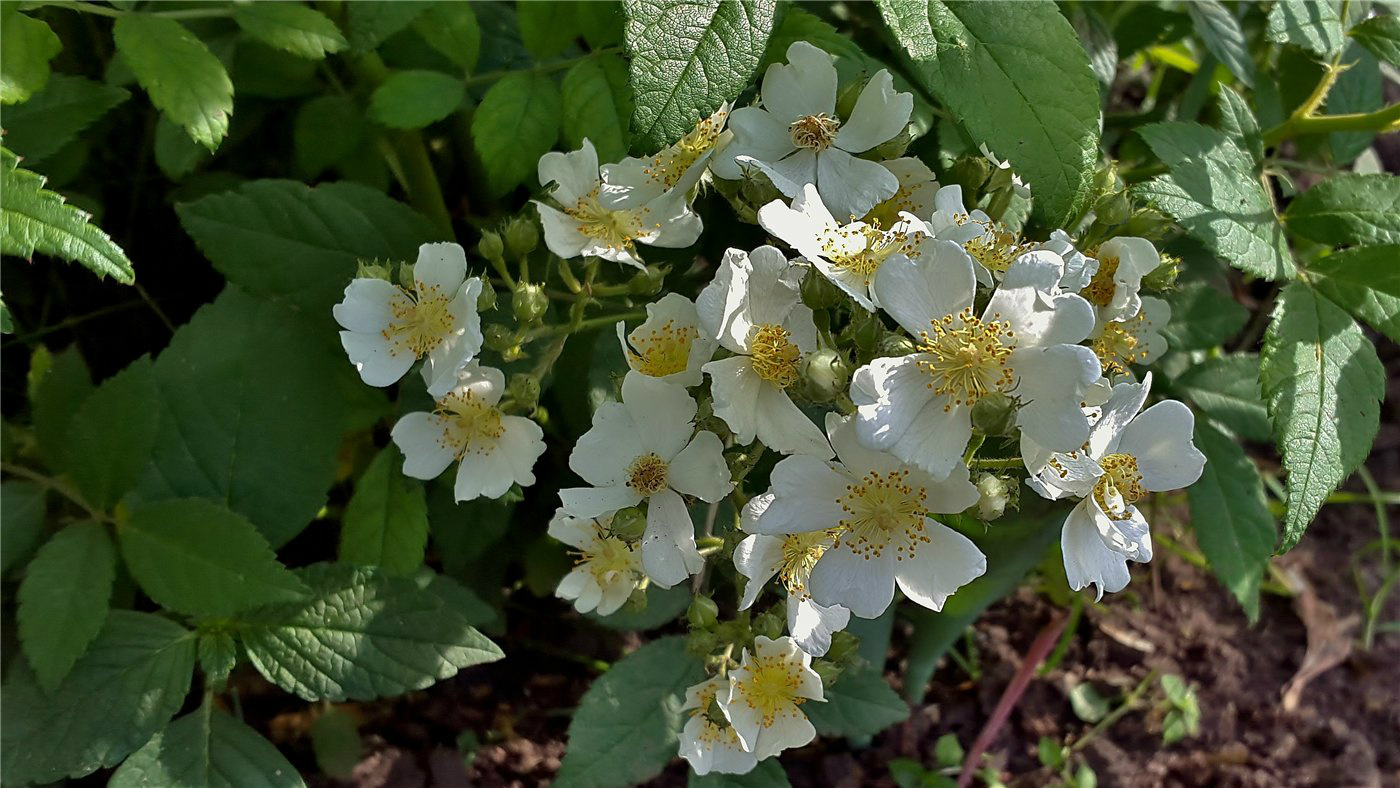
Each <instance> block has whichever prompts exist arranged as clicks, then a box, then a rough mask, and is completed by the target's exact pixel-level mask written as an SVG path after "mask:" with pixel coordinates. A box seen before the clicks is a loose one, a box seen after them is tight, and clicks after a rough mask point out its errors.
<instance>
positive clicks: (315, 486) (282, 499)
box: [135, 252, 362, 547]
mask: <svg viewBox="0 0 1400 788" xmlns="http://www.w3.org/2000/svg"><path fill="white" fill-rule="evenodd" d="M250 253H251V252H250ZM318 317H321V316H319V315H318ZM321 319H322V320H324V318H323V317H322V318H321ZM334 342H335V335H334V332H333V331H331V330H329V329H328V328H327V327H325V326H324V325H323V324H322V323H321V322H319V321H314V320H312V319H310V318H307V317H303V316H302V315H298V314H296V313H293V312H291V311H289V310H287V309H286V308H284V307H282V306H281V305H279V304H277V303H273V302H268V301H260V300H257V299H254V298H251V297H250V296H248V295H247V294H245V293H243V292H242V291H240V290H238V289H237V288H232V287H231V288H227V289H225V291H224V292H223V294H222V295H220V296H219V298H218V299H217V300H216V301H215V302H214V303H213V304H209V305H207V306H205V307H203V308H202V309H200V310H199V311H198V312H196V313H195V316H194V318H193V319H191V320H190V322H189V323H188V324H186V325H185V326H183V327H181V328H180V329H179V330H178V331H176V332H175V336H174V338H173V339H172V340H171V342H170V345H169V347H167V348H166V349H165V351H164V352H162V353H161V354H160V357H159V358H157V359H156V364H155V372H156V382H157V384H158V386H159V388H160V398H159V400H158V402H157V403H155V406H156V407H158V408H159V409H160V410H161V426H160V432H159V434H158V435H157V436H156V449H155V451H154V452H153V454H152V460H151V464H150V465H149V466H147V471H146V474H145V476H143V477H142V479H141V482H140V484H139V485H138V486H137V488H136V491H135V495H137V497H139V498H140V499H141V500H145V501H155V500H163V499H167V498H189V497H199V498H207V499H209V500H212V501H214V502H216V503H219V504H221V505H223V506H226V507H227V508H229V509H232V510H233V511H235V512H238V513H239V514H242V515H243V516H244V517H247V518H248V519H249V520H251V521H252V522H253V524H254V525H256V526H257V527H258V530H259V531H261V532H262V534H263V536H264V537H266V538H267V540H268V541H269V542H270V543H271V544H272V545H273V547H278V546H280V545H282V544H284V543H285V542H286V541H287V540H288V539H290V538H292V537H293V536H295V535H296V534H297V533H299V532H300V531H301V530H302V529H303V528H305V527H306V525H307V523H309V522H310V521H311V518H312V517H313V516H315V514H316V512H317V511H318V510H320V508H321V507H322V506H323V505H324V504H325V501H326V490H327V489H329V488H330V486H331V483H332V482H333V481H334V480H335V471H336V463H337V459H336V458H337V453H338V451H339V449H340V443H341V427H342V423H343V421H344V418H345V405H344V400H345V398H346V395H345V394H343V393H342V391H341V387H340V386H339V385H338V381H345V380H346V379H347V378H351V377H352V376H353V375H354V372H353V369H352V368H351V367H350V366H349V365H348V364H346V363H345V360H344V359H343V358H342V357H340V353H339V351H338V349H336V348H335V346H334ZM355 382H356V383H358V381H355ZM361 388H362V386H361Z"/></svg>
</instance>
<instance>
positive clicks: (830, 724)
mask: <svg viewBox="0 0 1400 788" xmlns="http://www.w3.org/2000/svg"><path fill="white" fill-rule="evenodd" d="M825 694H826V702H825V703H817V702H815V701H812V702H809V703H804V704H802V710H803V711H804V712H806V713H807V718H808V719H809V720H811V721H812V725H814V726H816V729H817V733H820V734H821V735H823V736H874V735H875V734H877V733H879V732H880V731H882V730H884V729H885V728H888V727H890V726H891V725H894V724H895V723H898V722H903V721H904V720H906V719H908V718H909V704H907V703H905V702H904V700H903V699H902V698H900V697H899V694H898V693H896V692H895V691H894V690H893V689H891V688H890V685H889V684H887V683H886V682H885V677H884V676H883V675H881V671H880V670H879V669H878V668H875V667H866V668H864V669H861V670H855V671H848V672H846V673H842V674H841V677H840V678H839V679H837V680H836V683H835V684H833V685H831V686H830V687H827V688H826V691H825Z"/></svg>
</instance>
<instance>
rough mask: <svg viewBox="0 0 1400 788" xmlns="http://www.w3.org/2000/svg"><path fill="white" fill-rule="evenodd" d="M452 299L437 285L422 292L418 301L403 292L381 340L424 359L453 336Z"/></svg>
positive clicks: (391, 307) (392, 306)
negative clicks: (449, 307) (450, 335)
mask: <svg viewBox="0 0 1400 788" xmlns="http://www.w3.org/2000/svg"><path fill="white" fill-rule="evenodd" d="M452 295H453V294H451V293H444V292H442V289H441V288H439V287H438V286H437V285H428V286H427V287H424V288H421V289H419V290H418V294H417V298H415V297H414V296H413V294H411V293H409V292H407V291H405V290H403V289H400V291H399V293H398V296H397V297H395V298H394V299H393V300H391V301H390V302H389V312H390V314H391V315H392V317H391V318H390V320H389V325H388V326H386V327H385V328H384V330H383V331H381V332H380V336H382V337H384V339H385V340H387V341H388V342H389V344H390V345H391V346H392V347H393V348H394V349H395V350H408V351H410V352H412V353H413V355H414V356H415V357H416V358H422V357H423V356H425V355H427V354H428V353H429V352H431V351H432V350H433V349H434V348H436V347H437V346H438V345H440V344H442V342H443V340H445V339H447V337H448V335H449V334H450V333H451V332H452V311H451V310H450V309H448V305H449V304H450V303H451V301H452Z"/></svg>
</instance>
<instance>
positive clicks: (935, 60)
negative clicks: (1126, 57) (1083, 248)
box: [878, 0, 1100, 226]
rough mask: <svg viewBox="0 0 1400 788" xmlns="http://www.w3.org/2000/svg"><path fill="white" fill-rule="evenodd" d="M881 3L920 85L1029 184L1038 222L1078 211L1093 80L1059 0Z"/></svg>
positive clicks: (1090, 144)
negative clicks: (1060, 8) (1057, 5)
mask: <svg viewBox="0 0 1400 788" xmlns="http://www.w3.org/2000/svg"><path fill="white" fill-rule="evenodd" d="M878 5H879V7H880V14H881V16H883V17H884V19H885V24H886V25H888V26H889V28H890V30H891V31H892V32H893V33H894V37H895V39H896V40H897V41H898V42H899V44H900V45H901V46H902V47H903V49H904V52H905V54H906V55H908V57H909V59H910V60H911V61H912V62H913V65H914V71H915V76H916V77H917V78H918V79H919V81H920V82H922V83H923V85H924V87H926V88H927V89H928V90H929V91H930V92H931V93H933V95H934V96H936V97H937V98H938V100H939V101H940V102H942V103H943V104H944V106H946V107H947V109H948V110H949V111H950V112H951V113H952V115H953V117H954V118H957V119H958V121H959V123H960V124H961V125H962V126H963V127H965V128H966V129H967V131H968V133H969V134H970V135H971V137H972V140H973V141H974V142H978V143H986V144H987V146H988V147H989V148H990V149H991V151H992V152H993V153H995V154H996V155H998V156H1003V157H1005V158H1006V159H1007V160H1008V161H1009V162H1010V163H1011V167H1012V169H1013V170H1015V171H1016V173H1017V174H1018V175H1019V176H1021V177H1022V178H1024V179H1025V180H1026V183H1028V184H1029V185H1030V188H1031V192H1032V193H1033V194H1034V195H1035V201H1034V206H1033V211H1034V214H1035V216H1036V217H1037V218H1038V219H1039V220H1040V222H1041V223H1042V224H1047V225H1054V226H1058V225H1059V224H1060V223H1061V222H1064V221H1065V220H1067V219H1069V218H1070V217H1072V216H1074V215H1076V213H1077V212H1078V211H1079V209H1080V208H1082V207H1083V205H1084V203H1085V201H1086V200H1088V199H1089V197H1090V191H1091V190H1092V186H1093V174H1094V168H1095V166H1096V165H1097V164H1098V159H1099V114H1100V111H1099V86H1098V80H1097V78H1096V77H1095V76H1094V72H1093V70H1092V69H1091V68H1090V66H1089V56H1088V55H1087V54H1086V53H1085V52H1084V48H1083V47H1082V46H1080V44H1079V39H1078V38H1077V37H1076V36H1075V33H1074V28H1073V27H1071V26H1070V23H1069V21H1068V20H1066V19H1065V18H1064V16H1062V15H1061V14H1060V12H1059V10H1058V9H1057V8H1056V7H1055V4H1054V3H1051V2H946V3H945V2H939V0H881V2H880V3H879V4H878Z"/></svg>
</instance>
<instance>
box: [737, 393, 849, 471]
mask: <svg viewBox="0 0 1400 788" xmlns="http://www.w3.org/2000/svg"><path fill="white" fill-rule="evenodd" d="M755 417H756V422H757V424H756V426H757V430H758V439H759V440H761V441H763V444H764V445H765V446H767V447H768V448H770V449H774V450H776V451H779V452H782V453H783V454H811V455H813V456H816V457H821V458H822V459H826V458H828V457H830V456H832V451H831V446H829V445H828V444H827V442H826V438H825V436H823V435H822V431H821V430H820V429H817V425H816V424H813V423H812V420H811V419H809V418H807V414H805V413H803V412H802V409H801V408H799V407H797V405H796V404H795V403H794V402H793V401H792V398H790V397H789V396H788V395H787V392H786V391H784V390H782V389H780V388H778V387H777V386H774V385H773V384H771V383H760V385H759V388H758V407H757V409H756V413H755Z"/></svg>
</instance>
